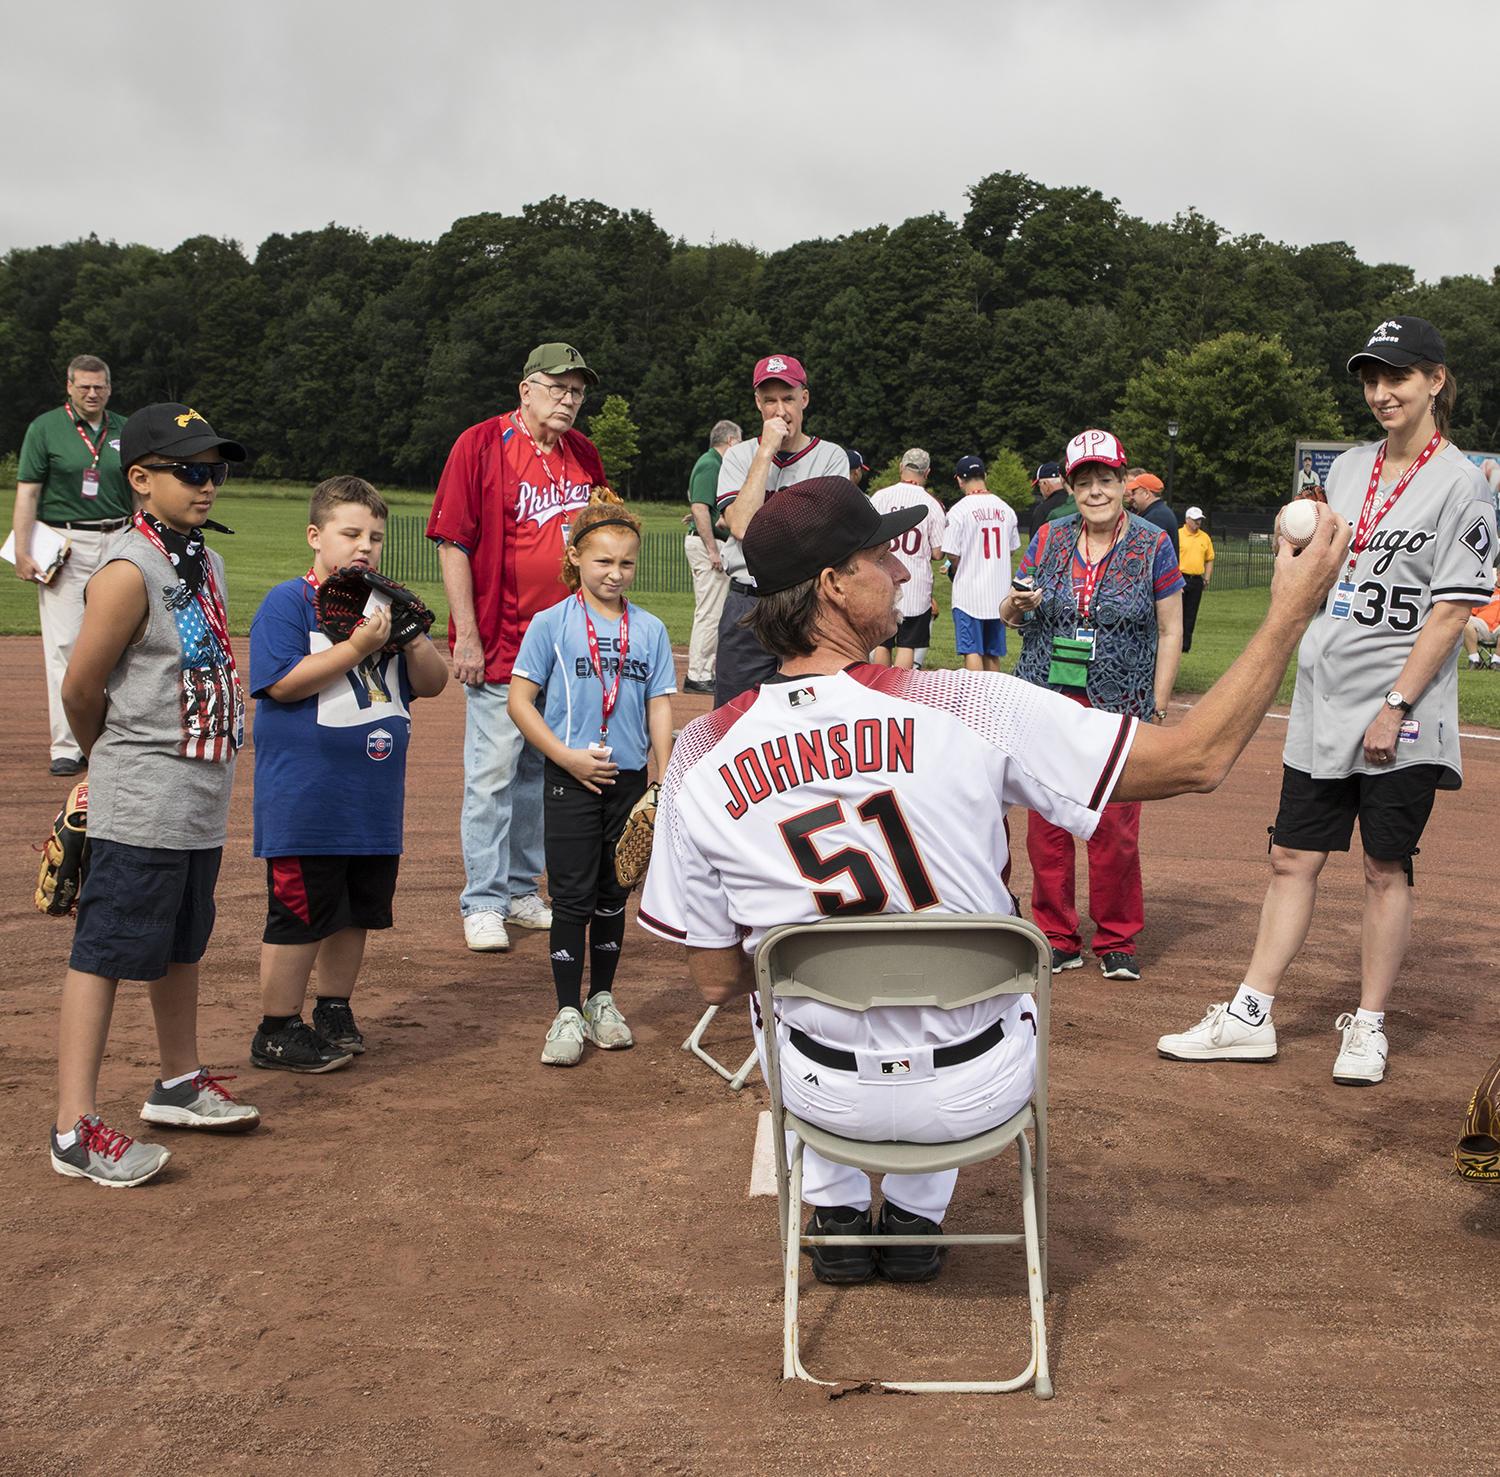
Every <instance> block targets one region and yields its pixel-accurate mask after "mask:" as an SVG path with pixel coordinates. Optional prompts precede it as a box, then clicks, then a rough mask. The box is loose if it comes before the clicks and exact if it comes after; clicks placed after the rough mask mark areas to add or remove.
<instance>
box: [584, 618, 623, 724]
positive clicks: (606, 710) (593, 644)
mask: <svg viewBox="0 0 1500 1477" xmlns="http://www.w3.org/2000/svg"><path fill="white" fill-rule="evenodd" d="M578 608H579V609H580V610H581V611H582V612H583V624H584V628H585V629H586V630H587V631H588V638H589V661H590V662H591V663H592V664H593V668H594V675H595V676H596V677H598V679H599V710H600V715H601V716H600V720H599V744H598V747H599V748H601V749H603V748H607V747H608V743H609V720H610V716H611V715H612V714H613V713H614V711H615V706H616V705H617V704H618V703H619V701H620V678H621V677H622V676H623V675H624V672H625V658H626V657H627V656H629V655H630V602H629V601H628V600H621V601H620V637H619V644H620V663H619V665H618V666H617V667H616V668H615V680H614V681H613V682H611V683H609V684H608V685H606V684H605V681H604V661H603V659H602V658H601V656H600V655H599V633H598V632H597V631H596V630H595V629H594V618H593V617H592V616H591V615H590V614H589V605H588V601H587V600H585V599H584V598H583V591H582V590H580V591H579V592H578ZM589 747H590V748H592V747H594V746H593V745H592V744H591V745H590V746H589Z"/></svg>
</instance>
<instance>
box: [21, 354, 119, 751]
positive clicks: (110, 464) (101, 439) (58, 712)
mask: <svg viewBox="0 0 1500 1477" xmlns="http://www.w3.org/2000/svg"><path fill="white" fill-rule="evenodd" d="M109 392H110V381H109V365H107V364H106V363H105V362H104V361H103V360H102V359H98V358H96V357H95V356H94V355H92V354H80V355H79V356H78V357H77V358H76V359H74V360H73V361H72V362H71V363H70V364H69V365H68V398H67V399H66V400H65V401H64V402H63V404H62V405H61V406H59V407H58V408H57V409H56V410H49V411H47V412H45V413H44V414H42V415H39V416H38V417H37V418H36V419H35V420H34V421H32V423H31V425H30V426H28V427H27V429H26V438H25V440H24V441H22V443H21V459H20V464H19V468H18V472H17V479H16V513H15V523H14V527H15V535H16V577H17V578H18V579H23V580H33V581H37V582H38V583H37V597H38V601H39V604H40V608H41V619H42V649H43V651H44V653H45V654H46V658H47V714H48V718H49V720H50V723H51V728H52V767H51V772H52V773H53V774H77V773H78V772H79V771H80V770H81V769H83V767H84V762H85V761H84V758H83V750H82V749H80V748H79V747H78V741H77V740H76V739H75V738H74V737H73V733H72V730H71V729H70V728H69V727H68V719H67V715H66V714H65V713H64V712H63V706H62V679H63V673H64V672H65V671H66V670H67V667H68V658H69V657H70V656H71V655H72V654H73V643H74V642H75V641H76V640H77V639H78V631H79V627H80V626H82V624H83V587H84V586H85V585H86V584H88V582H89V576H90V575H92V574H93V573H94V571H95V570H96V569H98V568H99V566H100V565H101V564H102V563H103V562H104V546H105V544H106V543H107V542H108V541H109V538H110V536H111V535H112V534H113V533H115V532H116V531H117V530H119V529H121V528H124V527H125V526H126V525H127V524H128V523H129V522H130V518H131V515H132V514H133V513H134V511H135V499H134V497H133V496H132V494H131V491H130V484H129V483H128V482H127V481H126V480H125V474H124V472H123V471H122V470H121V469H120V431H121V429H122V428H123V427H124V425H125V417H124V416H123V415H120V414H118V413H117V412H112V411H110V410H108V409H106V407H107V406H108V404H109ZM38 523H42V524H45V525H46V526H47V528H48V529H50V530H52V531H53V532H55V533H57V534H58V535H60V536H61V537H63V538H66V539H67V540H68V556H67V558H66V560H65V561H64V562H63V564H62V566H61V568H59V569H58V570H57V572H56V573H55V574H54V575H53V576H52V577H51V579H50V580H47V579H45V576H46V572H47V571H46V570H45V569H44V568H43V567H41V565H40V563H39V561H38V558H37V557H36V556H37V555H39V554H40V552H41V550H40V547H39V542H40V541H38V540H35V539H34V534H35V532H36V525H37V524H38Z"/></svg>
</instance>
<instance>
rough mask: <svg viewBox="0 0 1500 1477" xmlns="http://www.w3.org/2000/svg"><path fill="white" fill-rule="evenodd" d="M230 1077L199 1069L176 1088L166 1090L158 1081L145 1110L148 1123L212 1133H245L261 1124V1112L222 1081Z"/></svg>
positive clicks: (232, 1077)
mask: <svg viewBox="0 0 1500 1477" xmlns="http://www.w3.org/2000/svg"><path fill="white" fill-rule="evenodd" d="M233 1081H234V1076H233V1074H232V1073H231V1074H230V1075H229V1076H228V1077H213V1076H210V1075H209V1073H207V1072H205V1071H203V1070H202V1069H201V1068H200V1069H199V1072H198V1075H197V1076H196V1077H194V1078H192V1080H191V1081H188V1082H180V1083H178V1085H177V1086H176V1087H163V1086H162V1085H161V1079H160V1078H158V1079H157V1082H156V1086H155V1087H153V1088H152V1089H151V1096H150V1097H148V1098H147V1099H146V1102H145V1106H144V1107H142V1109H141V1117H142V1119H143V1120H144V1121H145V1122H147V1123H161V1124H165V1125H167V1127H169V1128H206V1129H208V1130H209V1132H211V1133H245V1132H247V1131H248V1130H249V1129H252V1128H255V1127H256V1126H257V1125H258V1124H259V1123H260V1109H259V1108H252V1107H251V1106H250V1104H249V1103H242V1102H241V1101H240V1100H239V1099H238V1098H237V1097H235V1096H234V1094H233V1093H231V1092H230V1091H229V1090H228V1089H227V1088H224V1087H221V1086H220V1085H219V1084H220V1083H221V1082H233Z"/></svg>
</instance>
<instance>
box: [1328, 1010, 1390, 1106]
mask: <svg viewBox="0 0 1500 1477" xmlns="http://www.w3.org/2000/svg"><path fill="white" fill-rule="evenodd" d="M1333 1029H1334V1030H1335V1031H1342V1032H1343V1033H1344V1034H1343V1039H1342V1040H1341V1041H1340V1042H1339V1054H1338V1056H1336V1057H1335V1058H1334V1061H1333V1080H1334V1081H1335V1082H1337V1083H1338V1084H1339V1085H1340V1086H1342V1087H1373V1086H1374V1085H1375V1084H1376V1083H1377V1082H1379V1081H1380V1079H1381V1078H1382V1077H1384V1076H1385V1059H1386V1055H1387V1053H1388V1052H1389V1050H1390V1044H1389V1043H1388V1042H1387V1041H1386V1039H1385V1032H1384V1031H1382V1030H1381V1029H1380V1027H1379V1026H1377V1025H1375V1024H1374V1023H1373V1022H1371V1021H1362V1020H1360V1019H1359V1017H1358V1016H1354V1015H1351V1014H1350V1013H1349V1012H1348V1011H1347V1010H1346V1011H1345V1012H1344V1013H1343V1015H1341V1016H1340V1017H1339V1018H1338V1019H1337V1020H1336V1021H1335V1022H1334V1023H1333Z"/></svg>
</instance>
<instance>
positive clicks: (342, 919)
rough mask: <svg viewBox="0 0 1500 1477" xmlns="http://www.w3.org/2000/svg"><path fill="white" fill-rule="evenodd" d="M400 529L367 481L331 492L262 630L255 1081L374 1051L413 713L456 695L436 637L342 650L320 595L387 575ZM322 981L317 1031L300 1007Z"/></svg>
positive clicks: (266, 608) (311, 521)
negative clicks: (352, 576) (391, 525)
mask: <svg viewBox="0 0 1500 1477" xmlns="http://www.w3.org/2000/svg"><path fill="white" fill-rule="evenodd" d="M386 516H387V509H386V505H385V500H384V499H383V498H382V497H381V496H380V494H379V493H378V492H376V491H375V489H374V488H373V487H371V486H370V484H369V483H368V482H366V481H364V480H363V479H362V478H359V477H330V478H329V479H328V480H327V481H326V482H322V483H320V484H319V485H318V486H317V487H316V488H315V489H314V491H313V495H312V503H311V506H310V507H309V508H308V514H307V522H308V528H307V542H308V544H309V545H311V547H312V551H313V562H312V568H311V569H309V570H308V571H307V573H306V574H305V575H302V576H301V577H300V578H299V579H294V580H287V581H285V583H283V584H279V585H277V586H275V587H274V588H273V589H272V590H271V591H270V592H269V593H268V594H267V596H266V598H265V599H264V600H263V601H262V602H261V606H260V609H259V610H258V611H256V613H255V619H254V620H253V621H252V622H251V623H250V692H251V696H252V697H254V698H256V699H258V701H257V703H256V709H255V854H256V856H258V857H264V858H265V859H266V885H267V892H268V894H269V907H268V911H267V916H266V931H265V935H264V940H263V943H262V945H261V952H260V990H261V1010H262V1012H263V1016H262V1020H261V1023H260V1029H259V1030H257V1031H256V1033H255V1038H254V1040H253V1041H252V1042H251V1045H250V1061H251V1064H252V1065H254V1066H257V1067H270V1068H276V1069H278V1070H281V1071H286V1072H331V1071H333V1070H334V1069H335V1068H338V1067H347V1066H348V1065H349V1063H350V1062H352V1061H353V1060H354V1054H355V1053H356V1052H361V1051H363V1050H364V1049H365V1047H364V1037H363V1036H362V1035H361V1034H360V1031H359V1028H358V1026H357V1025H356V1024H355V1021H354V1012H353V1011H352V1010H351V1009H350V1007H349V997H350V995H351V994H352V993H353V990H354V983H355V980H356V979H357V978H358V976H359V966H360V964H361V962H362V961H363V959H364V952H365V934H366V932H367V931H368V930H369V929H372V928H389V927H390V926H391V923H392V917H391V901H392V899H393V898H394V896H395V892H396V872H397V869H398V867H399V866H400V862H401V832H402V818H403V811H404V808H405V803H406V749H407V744H408V743H409V741H410V738H411V712H410V704H411V702H412V700H413V699H414V698H419V697H436V696H437V694H438V693H440V692H441V691H442V690H443V688H444V687H445V686H446V685H447V682H448V664H447V662H446V661H444V660H443V658H442V656H440V655H439V653H438V651H437V648H436V647H434V646H433V644H432V642H431V641H429V640H428V639H427V637H426V636H418V637H416V638H415V639H414V640H412V641H410V642H408V643H407V644H406V646H404V647H403V648H402V649H401V650H400V651H386V650H385V647H386V645H387V643H388V642H389V641H390V635H391V617H390V611H389V610H384V609H383V610H378V611H375V612H374V613H372V614H371V615H370V616H369V617H368V618H367V619H366V620H365V622H364V623H363V624H362V625H360V626H359V627H357V628H356V629H355V631H354V634H353V635H351V636H350V637H349V639H348V640H347V641H343V642H340V643H339V644H337V645H335V644H334V643H333V642H332V641H330V640H329V638H328V637H327V636H326V635H325V634H324V633H323V631H322V630H321V629H320V628H319V625H318V586H319V585H320V584H321V583H322V582H323V581H324V580H325V579H327V578H328V577H329V576H330V575H331V574H333V573H334V572H335V571H337V570H339V569H344V568H348V567H349V566H351V565H352V566H357V567H364V568H368V569H376V568H378V567H379V565H380V553H381V548H382V546H383V544H384V542H385V523H386ZM345 797H348V798H349V799H350V801H351V803H349V804H343V803H340V802H341V800H342V799H343V798H345ZM314 966H316V968H317V971H318V993H317V1001H316V1003H315V1005H314V1007H313V1019H312V1025H311V1027H309V1026H308V1025H307V1024H306V1022H304V1021H303V1019H302V1006H303V1003H304V1001H305V999H306V996H307V983H308V978H309V976H310V975H311V973H312V971H313V968H314Z"/></svg>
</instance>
